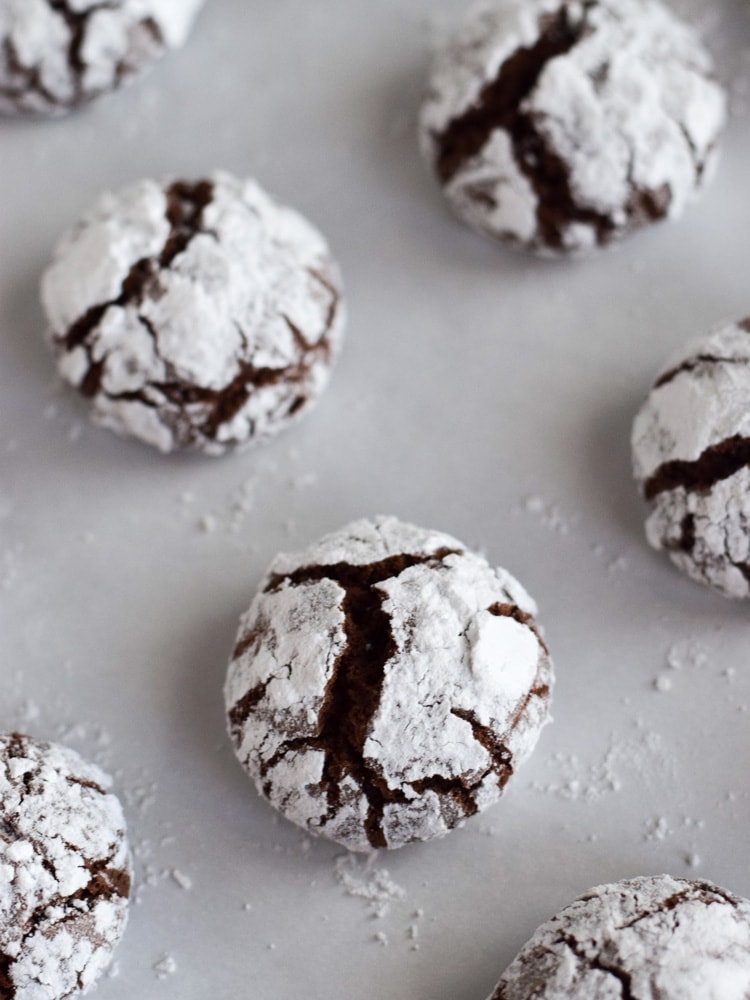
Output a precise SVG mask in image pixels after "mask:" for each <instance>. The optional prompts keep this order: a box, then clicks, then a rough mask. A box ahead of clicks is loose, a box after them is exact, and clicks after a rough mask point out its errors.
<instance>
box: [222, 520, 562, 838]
mask: <svg viewBox="0 0 750 1000" xmlns="http://www.w3.org/2000/svg"><path fill="white" fill-rule="evenodd" d="M535 611H536V608H535V605H534V602H533V601H532V600H531V598H530V597H529V596H528V594H527V593H526V592H525V591H524V589H523V588H522V587H521V586H520V584H519V583H518V582H517V581H516V580H514V579H513V577H512V576H510V574H509V573H506V572H505V570H502V569H493V568H492V567H490V566H489V565H488V563H487V561H486V560H485V559H484V558H482V557H481V556H479V555H477V554H475V553H473V552H471V551H469V550H468V549H466V548H465V546H463V545H462V544H461V543H460V542H458V541H456V539H455V538H451V537H450V536H449V535H444V534H442V533H440V532H436V531H428V530H425V529H423V528H418V527H415V526H413V525H410V524H404V523H403V522H401V521H398V520H396V519H395V518H392V517H380V518H376V519H375V520H360V521H355V522H353V523H352V524H349V525H347V526H346V527H344V528H342V529H341V530H339V531H337V532H334V533H332V534H330V535H326V536H325V537H324V538H323V539H321V540H320V541H319V542H318V543H317V544H315V545H312V546H310V548H309V549H306V550H305V551H303V552H300V553H297V554H294V555H279V556H277V558H276V559H275V560H274V561H273V563H272V564H271V567H270V569H269V571H268V574H267V576H266V578H265V580H264V581H263V583H262V584H261V588H260V592H259V593H258V595H257V596H256V597H255V599H254V601H253V603H252V605H251V606H250V609H249V611H248V612H247V614H246V615H245V616H244V618H243V619H242V623H241V627H240V631H239V634H238V637H237V643H236V646H235V650H234V653H233V656H232V660H231V663H230V666H229V673H228V676H227V683H226V688H225V696H226V706H227V713H228V717H229V730H230V734H231V738H232V742H233V744H234V748H235V751H236V753H237V756H238V757H239V759H240V762H241V763H242V764H243V766H244V767H245V769H246V770H247V771H248V773H249V774H250V776H251V777H252V778H253V779H254V781H255V783H256V785H257V787H258V790H259V791H260V792H261V793H262V794H263V795H265V796H266V797H267V798H268V799H269V800H270V801H271V803H272V804H273V805H274V806H275V807H276V808H277V809H279V810H280V811H281V812H282V813H283V814H284V815H285V816H287V817H288V818H289V819H291V820H292V821H293V822H295V823H298V824H299V825H300V826H302V827H304V828H305V829H306V830H307V831H308V832H310V833H315V834H321V835H323V836H325V837H329V838H331V839H332V840H335V841H338V842H339V843H340V844H343V845H344V846H345V847H348V848H350V849H352V850H370V849H372V848H379V847H389V848H390V847H400V846H402V845H403V844H408V843H410V842H412V841H423V840H431V839H432V838H434V837H440V836H442V835H443V834H445V833H446V832H447V831H448V830H450V829H452V828H453V827H456V826H459V825H461V823H462V822H463V821H464V820H465V819H466V817H467V816H472V815H473V814H474V813H477V812H479V811H480V810H482V809H485V808H486V807H487V806H489V805H491V804H492V803H493V802H495V801H496V800H497V799H498V798H499V796H500V794H501V792H502V790H503V788H504V787H505V784H506V783H507V781H508V780H509V778H510V777H511V775H512V774H513V773H514V771H515V770H516V769H517V768H518V766H519V765H520V764H521V763H522V761H523V760H524V759H525V758H526V757H527V756H528V755H529V754H530V753H531V751H532V749H533V748H534V746H535V744H536V742H537V739H538V738H539V733H540V730H541V728H542V726H543V725H544V724H545V722H547V721H548V718H549V700H550V687H551V684H552V666H551V664H550V660H549V657H548V653H547V647H546V646H545V644H544V642H543V640H542V638H541V636H540V634H539V631H538V629H537V626H536V624H535V622H534V618H533V615H534V614H535Z"/></svg>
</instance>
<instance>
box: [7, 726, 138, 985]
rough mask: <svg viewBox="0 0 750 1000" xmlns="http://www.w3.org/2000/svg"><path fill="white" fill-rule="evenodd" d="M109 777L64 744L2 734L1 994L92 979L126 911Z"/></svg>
mask: <svg viewBox="0 0 750 1000" xmlns="http://www.w3.org/2000/svg"><path fill="white" fill-rule="evenodd" d="M108 785H109V778H107V776H106V775H104V774H103V773H102V772H101V771H100V770H99V768H98V767H95V766H94V765H92V764H88V763H86V762H85V761H84V760H82V759H81V758H80V757H79V756H78V754H77V753H74V752H73V751H72V750H68V749H66V748H65V747H61V746H56V745H54V744H51V743H43V742H40V741H38V740H35V739H31V738H30V737H28V736H22V735H20V734H19V733H12V734H10V735H3V736H0V997H2V998H3V1000H64V998H66V997H72V996H74V995H76V994H78V993H80V992H84V993H85V992H86V991H87V990H88V989H90V988H91V987H92V986H93V985H94V983H95V982H96V980H97V979H98V977H99V975H100V974H101V973H102V971H103V970H104V969H105V968H106V966H107V965H108V964H109V961H110V958H111V955H112V950H113V948H114V947H115V945H116V944H117V942H118V940H119V939H120V936H121V935H122V932H123V930H124V929H125V922H126V919H127V907H128V896H129V894H130V882H131V864H130V854H129V851H128V845H127V839H126V834H125V821H124V819H123V814H122V809H121V807H120V803H119V801H118V800H117V799H116V798H115V796H114V795H112V794H111V793H110V792H109V791H108V790H107V789H108Z"/></svg>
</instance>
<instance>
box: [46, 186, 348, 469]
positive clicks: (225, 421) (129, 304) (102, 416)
mask: <svg viewBox="0 0 750 1000" xmlns="http://www.w3.org/2000/svg"><path fill="white" fill-rule="evenodd" d="M42 300H43V304H44V308H45V311H46V313H47V317H48V320H49V326H50V331H49V335H50V340H51V342H52V345H53V348H54V350H55V353H56V355H57V362H58V368H59V371H60V374H61V375H62V377H63V378H64V379H65V380H66V381H67V382H69V383H70V384H71V385H73V386H75V387H76V388H77V389H78V390H79V392H81V393H82V394H83V395H84V396H85V397H86V398H87V399H88V400H89V401H90V405H91V415H92V417H93V419H94V420H95V421H96V422H97V423H100V424H102V425H103V426H105V427H109V428H111V429H112V430H114V431H116V432H117V433H119V434H123V435H127V436H132V437H136V438H139V439H140V440H142V441H145V442H147V443H148V444H152V445H154V446H156V447H157V448H159V449H160V450H161V451H164V452H169V451H173V450H175V449H180V448H187V449H192V450H194V451H201V452H204V453H206V454H209V455H219V454H222V453H223V452H225V451H227V450H229V449H232V448H237V447H240V446H242V445H246V444H248V443H251V442H254V441H258V440H261V439H263V438H266V437H268V436H270V435H272V434H275V433H276V432H277V431H280V430H281V429H282V428H284V427H286V426H288V425H289V424H291V423H293V422H294V421H296V420H297V419H298V418H299V417H300V416H301V415H302V414H303V413H304V412H305V411H306V410H307V409H308V408H309V407H310V405H311V404H312V402H313V401H314V400H315V399H316V398H317V397H318V395H319V394H320V393H321V392H322V390H323V388H324V387H325V385H326V384H327V382H328V376H329V373H330V369H331V366H332V364H333V361H334V359H335V357H336V355H337V353H338V349H339V345H340V341H341V336H342V333H343V326H344V308H343V303H342V293H341V283H340V277H339V271H338V268H337V266H336V264H335V262H334V261H333V260H332V258H331V255H330V253H329V250H328V247H327V245H326V242H325V240H324V239H323V237H322V236H321V235H320V233H319V232H318V231H317V230H316V229H314V228H313V227H312V226H311V225H310V224H309V223H308V222H307V221H306V220H305V219H303V218H302V216H300V215H298V214H297V213H296V212H294V211H292V210H291V209H289V208H285V207H283V206H281V205H279V204H277V203H276V202H275V201H274V200H273V199H271V198H270V197H269V196H268V195H267V194H265V192H264V191H263V190H262V189H261V188H260V187H259V186H258V185H257V184H256V183H255V182H254V181H251V180H238V179H236V178H234V177H231V176H230V175H229V174H226V173H217V174H215V175H214V176H213V177H211V178H210V179H208V180H200V181H197V182H188V181H173V182H170V183H165V184H161V183H158V182H156V181H153V180H143V181H140V182H137V183H134V184H131V185H129V186H128V187H126V188H124V189H123V190H121V191H119V192H118V193H117V194H106V195H105V196H104V197H103V198H102V199H101V200H100V201H99V203H98V204H97V205H96V206H95V207H94V209H93V210H92V211H91V212H90V213H89V214H88V215H87V216H86V217H85V218H84V219H83V221H82V222H81V223H80V224H79V225H78V226H76V227H75V228H73V229H72V230H71V231H70V232H68V233H67V235H65V236H64V237H63V239H62V240H61V242H60V244H59V246H58V247H57V250H56V252H55V255H54V260H53V263H52V264H51V265H50V267H49V268H48V270H47V271H46V273H45V274H44V277H43V279H42Z"/></svg>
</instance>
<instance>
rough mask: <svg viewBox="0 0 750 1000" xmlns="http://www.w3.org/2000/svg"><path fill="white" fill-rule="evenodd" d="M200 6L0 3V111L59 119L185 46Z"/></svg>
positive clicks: (193, 1)
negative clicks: (168, 50) (57, 117)
mask: <svg viewBox="0 0 750 1000" xmlns="http://www.w3.org/2000/svg"><path fill="white" fill-rule="evenodd" d="M202 4H203V0H106V2H102V0H0V113H2V114H15V113H37V114H54V115H61V114H65V113H66V112H68V111H71V110H72V109H74V108H76V107H79V106H80V105H82V104H85V103H87V102H88V101H91V100H93V99H94V98H96V97H98V96H99V95H100V94H104V93H107V92H109V91H111V90H115V89H116V88H118V87H120V86H122V85H124V84H125V83H127V82H128V81H129V80H130V79H132V78H133V77H134V76H137V75H138V74H140V73H142V72H143V71H145V70H146V69H147V68H148V67H149V66H150V65H151V64H152V63H153V62H154V61H155V60H156V59H158V58H159V57H160V56H161V55H162V54H163V53H164V52H165V51H166V50H167V49H171V48H176V47H178V46H180V45H182V43H183V42H184V41H185V38H186V37H187V34H188V31H189V30H190V27H191V25H192V22H193V19H194V18H195V16H196V14H197V12H198V10H199V8H200V7H201V6H202Z"/></svg>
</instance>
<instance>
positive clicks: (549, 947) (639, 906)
mask: <svg viewBox="0 0 750 1000" xmlns="http://www.w3.org/2000/svg"><path fill="white" fill-rule="evenodd" d="M748 996H750V902H749V901H748V900H746V899H741V898H739V897H737V896H733V895H732V894H731V893H729V892H726V891H725V890H724V889H720V888H719V887H718V886H717V885H714V884H713V883H711V882H704V881H692V880H690V879H682V878H671V877H670V876H669V875H656V876H650V877H645V878H634V879H628V880H626V881H623V882H615V883H613V884H611V885H600V886H598V887H597V888H595V889H592V890H591V891H590V892H588V893H586V895H585V896H581V898H580V899H577V900H576V901H575V902H574V903H571V904H570V906H566V907H565V908H564V909H563V910H561V911H560V912H559V913H558V914H557V916H555V917H553V918H552V919H551V920H549V921H548V922H547V923H546V924H542V926H541V927H540V928H539V929H538V930H537V931H536V933H535V934H534V936H533V937H532V938H531V940H530V941H529V942H528V943H527V944H526V945H524V947H523V948H522V949H521V951H520V952H519V953H518V955H517V956H516V958H515V959H514V960H513V962H512V963H511V965H510V966H509V967H508V968H507V970H506V971H505V974H504V975H503V977H502V979H501V980H500V982H499V983H498V986H497V989H496V990H495V992H494V993H493V994H492V997H491V998H490V1000H621V998H632V1000H746V998H747V997H748Z"/></svg>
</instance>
